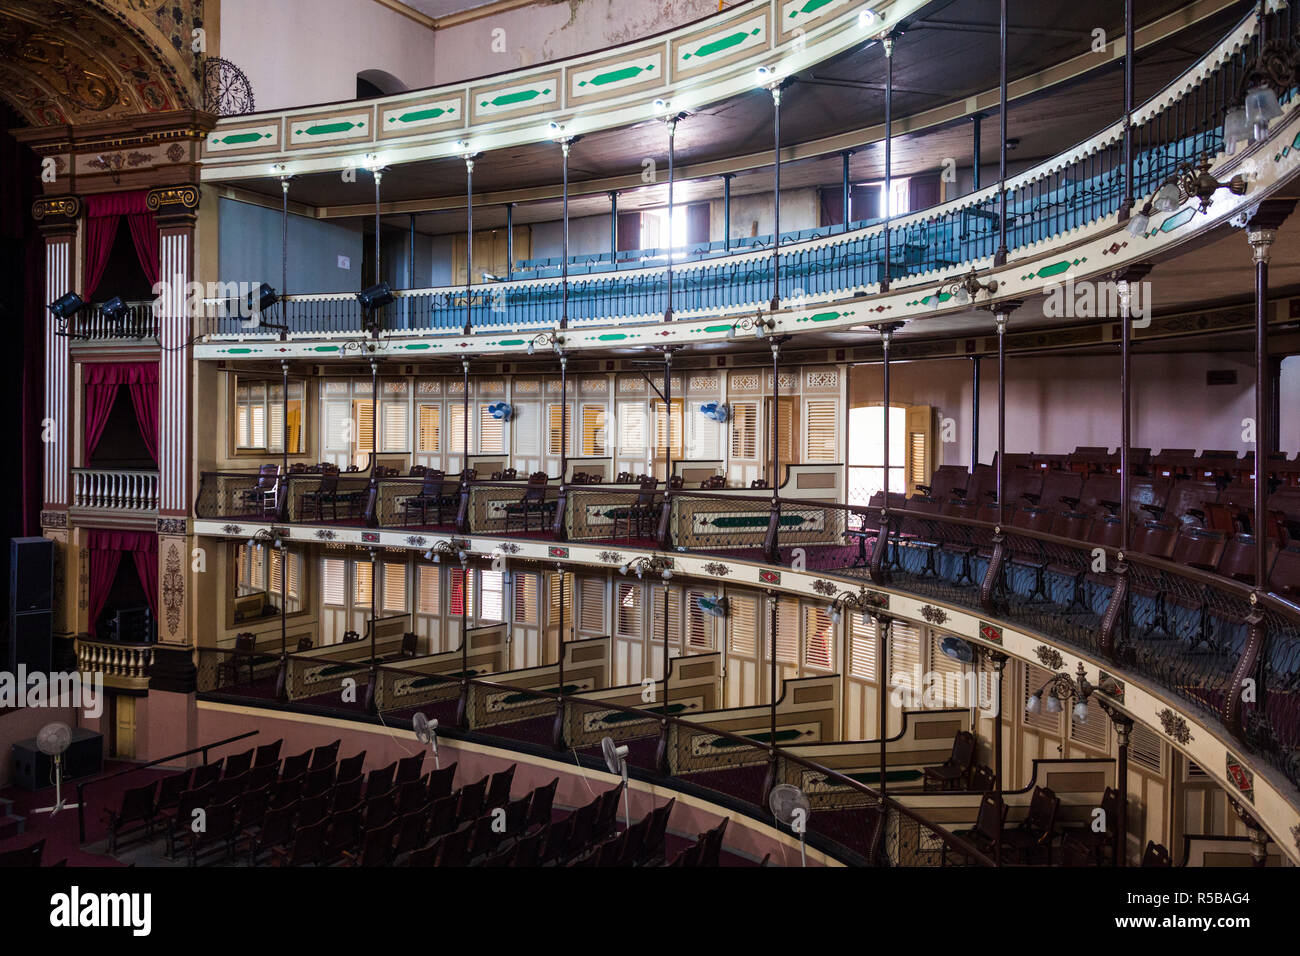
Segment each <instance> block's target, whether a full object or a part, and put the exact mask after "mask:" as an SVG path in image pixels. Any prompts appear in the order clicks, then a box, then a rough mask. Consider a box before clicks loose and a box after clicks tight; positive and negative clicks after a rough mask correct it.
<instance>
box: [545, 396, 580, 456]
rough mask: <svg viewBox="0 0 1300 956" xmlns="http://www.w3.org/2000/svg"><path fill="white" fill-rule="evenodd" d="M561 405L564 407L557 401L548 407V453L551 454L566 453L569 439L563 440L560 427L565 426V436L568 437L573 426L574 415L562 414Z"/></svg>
mask: <svg viewBox="0 0 1300 956" xmlns="http://www.w3.org/2000/svg"><path fill="white" fill-rule="evenodd" d="M561 407H562V406H561V405H559V404H558V403H555V404H552V405H548V406H547V408H546V421H547V438H546V447H547V454H549V455H560V454H564V453H565V451H566V450H567V449H568V447H569V446H568V442H567V441H562V439H561V436H560V429H561V427H563V428H564V430H565V432H566V434H565V435H564V438H566V439H567V438H568V434H567V433H568V431H569V430H571V429H572V428H573V421H572V418H573V416H571V415H570V416H563V415H562V414H561Z"/></svg>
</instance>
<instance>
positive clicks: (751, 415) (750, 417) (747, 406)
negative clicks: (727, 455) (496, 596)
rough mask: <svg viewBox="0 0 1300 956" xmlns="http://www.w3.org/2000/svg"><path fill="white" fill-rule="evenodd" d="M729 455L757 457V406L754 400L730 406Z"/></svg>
mask: <svg viewBox="0 0 1300 956" xmlns="http://www.w3.org/2000/svg"><path fill="white" fill-rule="evenodd" d="M731 457H732V458H744V459H747V460H751V461H754V460H757V459H758V406H757V405H756V404H755V403H754V402H735V403H733V404H732V406H731Z"/></svg>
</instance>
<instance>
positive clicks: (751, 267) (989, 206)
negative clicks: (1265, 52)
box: [196, 7, 1295, 338]
mask: <svg viewBox="0 0 1300 956" xmlns="http://www.w3.org/2000/svg"><path fill="white" fill-rule="evenodd" d="M1272 16H1273V17H1274V22H1272V23H1271V24H1270V35H1273V36H1289V35H1290V32H1291V30H1292V29H1293V19H1294V13H1293V12H1292V9H1291V7H1287V8H1286V9H1284V10H1281V11H1279V12H1277V13H1276V14H1273V15H1272ZM1258 45H1259V40H1258V25H1257V21H1256V15H1255V14H1254V13H1251V14H1250V15H1248V16H1247V17H1246V18H1245V19H1244V20H1243V21H1242V22H1241V23H1240V24H1239V25H1238V26H1237V27H1236V28H1235V29H1234V30H1233V31H1232V33H1231V34H1229V36H1227V37H1226V38H1225V39H1224V40H1223V41H1221V42H1220V44H1219V45H1218V46H1217V47H1216V48H1215V49H1213V50H1211V51H1210V52H1209V53H1207V54H1206V55H1205V56H1204V57H1202V58H1201V60H1200V61H1198V62H1197V63H1196V64H1194V65H1193V66H1192V67H1190V68H1189V69H1188V70H1187V71H1185V72H1184V73H1183V75H1182V76H1180V77H1179V78H1178V79H1177V80H1175V81H1174V82H1173V83H1171V84H1170V85H1169V86H1167V87H1166V88H1165V89H1164V90H1163V91H1161V92H1160V93H1159V94H1157V95H1156V96H1154V97H1152V98H1151V99H1150V100H1148V101H1147V103H1145V104H1144V105H1143V106H1142V107H1140V108H1139V109H1137V110H1135V111H1134V114H1133V127H1132V141H1133V150H1134V170H1133V186H1132V189H1131V193H1132V195H1133V196H1134V197H1135V198H1138V199H1139V200H1140V199H1141V197H1144V196H1148V195H1150V194H1151V193H1153V192H1154V191H1155V190H1156V189H1157V188H1158V187H1159V186H1160V185H1161V184H1162V183H1163V182H1164V181H1165V179H1166V178H1167V177H1168V176H1169V175H1170V174H1172V173H1173V172H1174V171H1175V170H1176V169H1177V168H1178V166H1179V165H1180V164H1181V163H1184V162H1188V161H1191V160H1194V159H1196V158H1198V157H1209V158H1214V157H1216V156H1218V155H1219V154H1221V153H1222V152H1223V149H1224V141H1223V121H1224V117H1225V115H1226V113H1227V111H1228V110H1229V109H1231V108H1232V107H1233V106H1234V105H1236V103H1237V97H1238V92H1239V91H1240V90H1241V89H1242V88H1243V85H1242V84H1243V81H1244V78H1245V70H1246V67H1247V64H1248V63H1249V62H1250V61H1251V60H1252V58H1253V57H1254V56H1255V54H1256V53H1257V51H1258ZM1294 94H1295V90H1287V91H1286V92H1285V93H1284V95H1283V96H1282V102H1283V103H1284V104H1285V103H1289V102H1291V100H1292V99H1293V97H1294ZM1123 140H1124V124H1123V122H1122V120H1121V121H1118V122H1116V123H1113V124H1111V125H1110V126H1109V127H1107V128H1106V129H1103V130H1101V131H1100V132H1099V133H1097V134H1096V135H1095V136H1093V137H1091V138H1090V139H1088V140H1086V141H1085V142H1083V143H1080V144H1078V145H1077V146H1075V147H1074V148H1073V149H1070V150H1067V151H1065V152H1063V153H1061V154H1059V155H1057V156H1055V157H1053V158H1052V159H1051V160H1048V161H1047V162H1044V163H1041V164H1039V165H1038V166H1035V167H1033V168H1031V169H1029V170H1027V171H1025V172H1024V173H1021V174H1020V175H1018V176H1015V177H1013V178H1011V179H1009V180H1007V183H1006V205H1005V218H1004V215H1003V206H1002V198H1001V196H1000V194H999V188H998V186H996V185H995V186H990V187H987V188H985V189H982V190H980V191H979V192H977V193H973V194H971V195H969V196H965V197H962V198H960V199H957V200H954V201H950V202H947V203H944V204H941V205H938V206H934V207H931V208H929V209H925V210H921V211H918V212H915V213H911V214H909V215H906V216H900V217H897V218H895V219H893V220H891V221H890V222H889V223H888V225H886V224H883V223H875V224H871V225H867V226H864V227H862V228H858V229H850V230H848V231H845V232H841V233H838V234H835V235H832V236H828V237H823V238H820V239H814V240H811V241H806V242H801V243H797V244H794V245H789V246H787V245H785V244H784V243H783V244H782V246H781V251H780V275H781V283H782V285H781V293H782V306H783V307H804V306H807V305H808V304H809V302H819V301H826V302H831V301H836V300H842V299H845V298H850V297H853V296H855V295H861V294H864V293H866V292H869V291H873V290H875V289H878V288H879V284H880V282H881V280H882V279H883V278H884V277H885V276H886V273H887V274H888V276H889V277H890V278H891V280H892V279H903V280H906V279H911V278H915V277H919V276H922V275H926V274H931V273H933V274H935V275H936V282H937V281H938V279H939V278H940V277H943V278H950V277H952V276H953V275H955V274H956V273H957V272H959V271H965V270H966V269H967V268H969V267H971V266H972V265H975V264H977V263H984V264H987V263H988V262H989V261H991V260H992V258H993V256H994V254H995V253H996V252H997V250H998V247H999V245H1000V243H1001V241H1002V236H1001V232H1002V228H1001V227H1002V226H1003V225H1005V231H1006V244H1007V248H1008V250H1009V251H1010V252H1012V253H1014V252H1015V251H1016V250H1020V249H1027V248H1028V247H1030V246H1034V245H1039V244H1042V243H1044V242H1045V241H1047V240H1050V239H1053V238H1057V237H1062V236H1066V235H1068V234H1070V233H1071V232H1073V231H1075V230H1078V229H1080V228H1081V227H1085V226H1088V225H1090V224H1093V223H1096V222H1098V221H1099V220H1102V219H1105V218H1107V217H1110V216H1113V215H1114V214H1116V213H1117V212H1118V211H1119V209H1120V208H1121V205H1122V202H1123V200H1124V198H1125V193H1126V191H1129V190H1126V189H1125V185H1124V173H1125V170H1124V160H1123V152H1124V151H1123ZM886 232H887V233H888V238H886ZM886 250H888V251H886ZM649 262H651V263H652V265H650V267H647V268H620V269H619V270H618V271H600V270H601V269H604V268H609V269H611V270H612V268H613V266H614V265H615V264H614V263H612V262H610V263H607V264H606V263H602V264H598V265H594V266H593V265H584V264H580V263H575V264H574V265H573V267H572V268H571V270H570V276H569V279H568V294H567V316H568V320H569V322H570V323H571V324H573V325H602V324H620V323H632V322H646V321H655V320H657V319H658V318H659V317H661V316H662V315H663V314H664V312H665V311H666V310H667V308H668V305H669V302H668V278H667V273H666V270H665V269H664V266H663V262H662V259H659V260H649ZM673 290H674V291H673V301H672V309H673V314H674V315H675V316H676V317H677V318H682V319H689V318H701V317H710V316H718V317H720V318H722V319H724V320H725V319H726V317H727V316H730V315H739V314H744V313H748V312H753V311H754V310H755V309H756V308H765V307H766V305H767V304H768V302H769V300H770V299H771V297H772V293H773V283H772V253H771V251H757V252H755V251H748V252H745V253H742V254H736V255H725V256H716V257H713V256H699V257H694V258H692V257H690V256H688V257H687V261H682V262H681V263H680V264H676V265H675V266H674V270H673ZM395 294H396V301H395V302H394V303H393V304H391V305H389V306H387V307H386V308H385V310H384V311H383V312H382V313H381V315H380V320H379V321H380V326H381V329H382V330H383V331H384V332H386V333H391V334H399V335H400V334H402V333H412V334H428V333H433V334H437V333H455V332H460V331H462V330H463V329H464V327H465V326H466V324H467V323H468V325H469V327H470V329H471V331H508V330H511V329H516V330H524V329H536V328H543V327H553V326H555V325H557V324H558V323H559V321H560V319H561V315H562V311H561V309H562V306H561V300H562V297H563V295H562V282H561V280H560V279H558V278H555V277H546V278H532V279H520V280H513V281H509V282H493V283H489V284H484V285H477V286H474V287H472V289H471V290H470V292H469V293H468V295H469V299H468V303H467V301H466V295H467V293H466V289H465V288H464V287H463V286H461V287H456V288H450V287H446V288H432V289H414V290H406V291H399V292H396V293H395ZM947 298H948V296H947V294H946V293H945V294H943V295H939V294H937V293H936V294H934V295H928V296H925V297H924V298H922V299H921V300H920V301H921V303H923V304H928V305H940V304H942V303H944V302H946V301H947ZM279 310H282V311H279ZM279 310H277V314H276V315H275V317H274V319H273V321H275V322H277V323H283V324H285V325H287V327H288V330H289V332H288V334H289V335H290V336H291V337H293V336H298V337H312V336H320V335H326V336H328V335H354V334H356V333H359V332H361V331H362V329H363V323H362V320H363V315H362V310H361V307H360V305H359V304H358V303H357V301H356V299H355V296H354V295H353V294H350V293H340V294H316V295H298V296H287V297H285V299H284V300H282V304H281V306H280V307H279ZM196 328H197V329H198V330H199V331H200V332H202V333H203V334H207V335H210V336H220V337H238V338H257V337H268V336H273V335H276V334H278V333H277V332H274V331H272V330H260V329H259V328H258V327H256V326H250V324H249V323H248V322H247V321H246V320H242V319H240V318H238V317H233V316H224V315H209V316H207V317H205V318H204V319H202V320H199V322H198V324H197V326H196Z"/></svg>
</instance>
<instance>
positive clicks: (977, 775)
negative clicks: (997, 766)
mask: <svg viewBox="0 0 1300 956" xmlns="http://www.w3.org/2000/svg"><path fill="white" fill-rule="evenodd" d="M996 783H997V777H996V776H994V774H993V768H992V767H990V766H988V765H987V764H980V765H979V766H978V767H976V768H975V769H973V770H972V771H971V772H970V789H972V790H974V791H975V792H976V793H988V792H989V791H990V790H992V789H993V786H994V784H996Z"/></svg>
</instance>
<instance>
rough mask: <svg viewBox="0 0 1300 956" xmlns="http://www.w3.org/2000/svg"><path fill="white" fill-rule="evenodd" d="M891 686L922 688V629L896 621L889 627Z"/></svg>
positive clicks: (918, 689)
mask: <svg viewBox="0 0 1300 956" xmlns="http://www.w3.org/2000/svg"><path fill="white" fill-rule="evenodd" d="M888 665H889V686H890V687H906V688H909V689H910V690H912V691H915V692H917V693H919V692H920V690H921V629H920V628H918V627H917V626H916V625H915V624H906V623H904V622H902V621H895V622H894V623H893V624H892V625H891V626H890V628H889V660H888Z"/></svg>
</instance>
